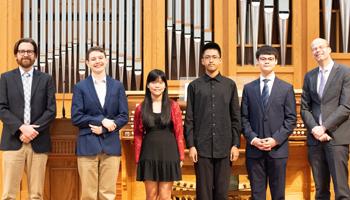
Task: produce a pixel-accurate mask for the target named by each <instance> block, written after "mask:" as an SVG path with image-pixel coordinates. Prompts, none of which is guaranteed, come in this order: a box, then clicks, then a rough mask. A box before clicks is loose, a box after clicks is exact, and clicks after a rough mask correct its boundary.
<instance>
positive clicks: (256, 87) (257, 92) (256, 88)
mask: <svg viewBox="0 0 350 200" xmlns="http://www.w3.org/2000/svg"><path fill="white" fill-rule="evenodd" d="M254 93H255V96H256V99H257V100H258V102H259V107H260V109H261V111H262V112H264V107H263V103H262V98H261V92H260V79H257V80H255V83H254Z"/></svg>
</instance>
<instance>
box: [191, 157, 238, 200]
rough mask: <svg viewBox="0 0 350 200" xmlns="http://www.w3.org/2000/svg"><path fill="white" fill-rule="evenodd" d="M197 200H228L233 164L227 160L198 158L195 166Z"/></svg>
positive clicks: (227, 158)
mask: <svg viewBox="0 0 350 200" xmlns="http://www.w3.org/2000/svg"><path fill="white" fill-rule="evenodd" d="M194 169H195V173H196V198H197V200H226V199H228V197H227V196H228V188H229V182H230V175H231V162H230V159H229V157H226V158H205V157H201V156H198V162H197V163H195V164H194Z"/></svg>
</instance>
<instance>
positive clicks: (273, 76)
mask: <svg viewBox="0 0 350 200" xmlns="http://www.w3.org/2000/svg"><path fill="white" fill-rule="evenodd" d="M275 78H276V74H275V72H272V73H271V74H270V76H268V77H263V76H262V75H261V74H260V82H262V81H263V80H264V79H269V80H270V81H271V83H273V82H274V81H275Z"/></svg>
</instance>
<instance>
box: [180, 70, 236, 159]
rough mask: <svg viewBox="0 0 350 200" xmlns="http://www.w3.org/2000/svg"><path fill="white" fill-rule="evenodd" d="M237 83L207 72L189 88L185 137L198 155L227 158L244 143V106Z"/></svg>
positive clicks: (188, 145)
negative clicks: (241, 109) (240, 101)
mask: <svg viewBox="0 0 350 200" xmlns="http://www.w3.org/2000/svg"><path fill="white" fill-rule="evenodd" d="M238 101H239V100H238V94H237V86H236V83H235V82H234V81H233V80H231V79H229V78H226V77H224V76H221V74H218V75H217V76H216V77H214V78H211V77H209V76H208V75H207V74H205V75H203V76H202V77H200V78H198V79H196V80H194V81H192V82H191V83H190V84H189V86H188V89H187V109H186V118H185V137H186V143H187V147H188V148H190V147H193V146H195V147H196V149H197V152H198V155H200V156H202V157H207V158H224V157H226V156H229V155H230V150H231V147H232V146H237V147H238V146H239V144H240V124H241V123H240V120H241V118H240V109H239V102H238Z"/></svg>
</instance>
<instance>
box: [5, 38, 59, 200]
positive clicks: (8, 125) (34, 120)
mask: <svg viewBox="0 0 350 200" xmlns="http://www.w3.org/2000/svg"><path fill="white" fill-rule="evenodd" d="M14 54H15V57H16V61H17V63H18V65H19V67H18V68H16V69H14V70H11V71H9V72H6V73H4V74H2V75H1V79H0V119H1V121H2V123H3V130H2V137H1V144H0V148H1V150H3V159H2V162H3V163H2V165H3V169H2V170H3V172H2V175H3V177H2V180H3V193H2V197H1V199H16V194H17V192H19V189H20V182H21V179H22V174H23V171H25V173H26V174H27V177H28V193H29V194H28V198H29V199H43V198H44V197H43V189H44V181H45V169H46V162H47V158H48V154H47V153H48V152H49V151H50V148H51V141H50V133H49V125H50V123H51V122H52V121H53V120H54V119H55V117H56V100H55V85H54V81H53V79H52V77H51V76H49V75H48V74H45V73H42V72H40V71H37V70H35V69H34V68H33V64H34V62H35V60H36V58H37V56H38V47H37V45H36V43H35V41H34V40H32V39H30V38H23V39H20V40H19V41H18V42H17V43H16V44H15V47H14Z"/></svg>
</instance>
